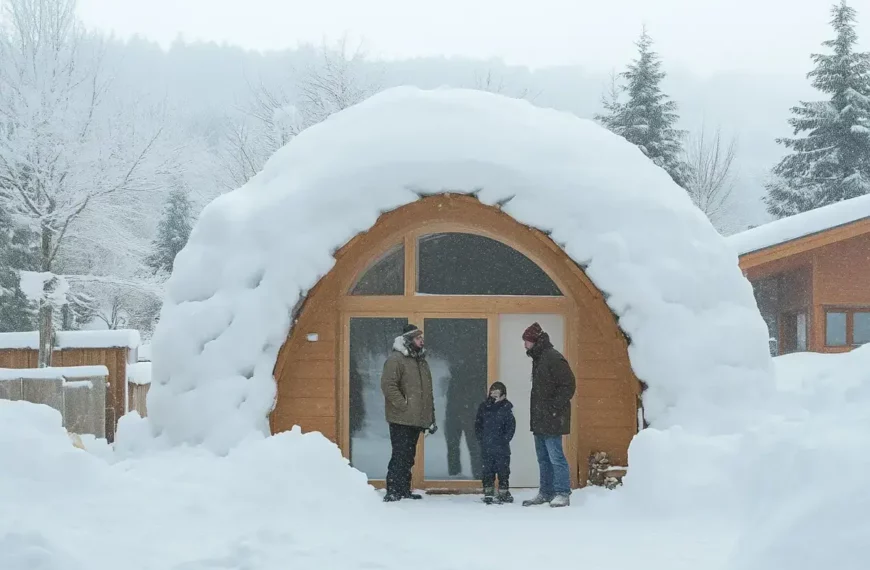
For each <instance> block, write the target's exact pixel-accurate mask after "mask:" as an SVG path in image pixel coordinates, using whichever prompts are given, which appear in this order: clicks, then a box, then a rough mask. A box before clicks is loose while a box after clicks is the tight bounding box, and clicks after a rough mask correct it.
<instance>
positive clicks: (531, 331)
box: [523, 323, 544, 343]
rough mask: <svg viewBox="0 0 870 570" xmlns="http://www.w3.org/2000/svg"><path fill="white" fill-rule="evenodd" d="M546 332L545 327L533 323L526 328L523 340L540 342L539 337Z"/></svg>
mask: <svg viewBox="0 0 870 570" xmlns="http://www.w3.org/2000/svg"><path fill="white" fill-rule="evenodd" d="M542 334H544V329H542V328H541V325H539V324H538V323H532V326H530V327H529V328H527V329H526V331H525V332H524V333H523V340H525V341H528V342H532V343H534V342H538V339H539V338H541V335H542Z"/></svg>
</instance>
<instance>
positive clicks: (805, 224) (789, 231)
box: [727, 194, 870, 255]
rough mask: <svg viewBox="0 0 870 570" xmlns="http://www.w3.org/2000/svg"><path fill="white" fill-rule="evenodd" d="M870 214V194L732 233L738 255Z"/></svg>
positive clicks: (729, 241)
mask: <svg viewBox="0 0 870 570" xmlns="http://www.w3.org/2000/svg"><path fill="white" fill-rule="evenodd" d="M868 217H870V194H868V195H867V196H859V197H857V198H852V199H850V200H843V201H842V202H837V203H836V204H831V205H829V206H824V207H822V208H818V209H816V210H810V211H809V212H803V213H802V214H796V215H794V216H789V217H788V218H782V219H781V220H776V221H773V222H770V223H767V224H764V225H761V226H758V227H756V228H752V229H751V230H746V231H745V232H740V233H738V234H734V235H732V236H729V237H728V238H727V239H728V243H729V244H730V245H731V247H733V248H734V250H735V251H736V252H737V254H738V255H743V254H744V253H750V252H753V251H758V250H760V249H765V248H768V247H773V246H775V245H779V244H781V243H785V242H788V241H791V240H795V239H798V238H802V237H804V236H808V235H812V234H815V233H818V232H822V231H825V230H829V229H831V228H836V227H837V226H842V225H845V224H850V223H852V222H856V221H858V220H862V219H864V218H868Z"/></svg>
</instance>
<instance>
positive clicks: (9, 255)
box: [0, 208, 35, 332]
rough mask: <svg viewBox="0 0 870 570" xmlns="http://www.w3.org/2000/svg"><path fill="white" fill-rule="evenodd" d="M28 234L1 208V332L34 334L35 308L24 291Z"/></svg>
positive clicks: (28, 249)
mask: <svg viewBox="0 0 870 570" xmlns="http://www.w3.org/2000/svg"><path fill="white" fill-rule="evenodd" d="M27 238H28V235H27V232H26V231H25V230H24V229H22V228H17V227H16V226H15V225H14V224H13V223H12V218H11V217H10V216H9V214H8V213H6V212H5V211H4V210H3V209H2V208H0V332H17V331H30V330H33V326H34V324H35V322H34V317H35V307H34V305H33V303H32V302H31V301H30V300H29V299H28V298H27V296H26V295H25V294H24V292H23V291H22V290H21V276H20V274H19V271H20V270H21V269H29V267H28V266H26V265H22V264H27V262H28V253H29V251H30V247H29V245H30V244H29V243H28V241H29V240H28V239H27Z"/></svg>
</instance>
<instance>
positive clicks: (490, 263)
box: [416, 233, 562, 297]
mask: <svg viewBox="0 0 870 570" xmlns="http://www.w3.org/2000/svg"><path fill="white" fill-rule="evenodd" d="M416 281H417V293H419V294H423V295H534V296H552V297H555V296H561V295H562V292H561V291H560V290H559V288H558V287H557V286H556V284H555V283H553V280H552V279H550V277H549V276H548V275H547V274H546V273H544V271H543V270H542V269H541V268H540V267H538V266H537V265H536V264H535V263H534V262H533V261H532V260H530V259H529V258H528V257H526V256H525V255H523V254H522V253H520V252H519V251H517V250H515V249H513V248H512V247H509V246H507V245H505V244H503V243H501V242H500V241H496V240H494V239H491V238H488V237H484V236H481V235H477V234H468V233H437V234H430V235H426V236H423V237H421V238H420V239H419V240H418V242H417V280H416Z"/></svg>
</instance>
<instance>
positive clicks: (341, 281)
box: [270, 195, 640, 485]
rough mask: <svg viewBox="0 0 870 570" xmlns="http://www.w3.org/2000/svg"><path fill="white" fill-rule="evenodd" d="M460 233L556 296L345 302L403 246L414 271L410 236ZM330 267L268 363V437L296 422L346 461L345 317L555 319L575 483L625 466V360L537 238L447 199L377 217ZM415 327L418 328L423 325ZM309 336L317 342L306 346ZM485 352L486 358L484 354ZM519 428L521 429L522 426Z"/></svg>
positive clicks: (571, 268)
mask: <svg viewBox="0 0 870 570" xmlns="http://www.w3.org/2000/svg"><path fill="white" fill-rule="evenodd" d="M450 230H465V231H469V232H471V233H479V234H481V235H486V236H488V237H492V238H494V239H498V240H499V241H502V242H504V243H506V244H507V245H509V246H511V247H513V248H514V249H517V250H518V251H521V252H522V253H524V254H525V255H526V256H527V257H529V258H530V259H531V260H532V261H534V262H536V263H537V264H538V265H539V266H540V267H541V268H542V269H544V271H545V272H547V273H548V274H549V275H550V277H551V278H552V279H553V280H554V282H555V283H556V284H557V285H558V286H559V288H560V289H561V290H562V292H563V294H564V297H560V298H531V297H520V298H514V299H506V298H504V297H492V298H487V297H458V296H457V297H452V296H445V297H435V296H416V297H415V296H413V295H409V294H408V289H409V287H410V286H411V284H409V283H406V295H405V296H404V297H402V296H396V297H390V298H384V297H356V296H355V297H350V296H347V295H346V292H347V291H348V290H349V289H350V288H351V287H352V286H353V284H354V283H355V282H356V279H357V278H358V277H359V276H360V275H361V273H362V272H363V271H364V270H365V269H367V268H368V266H369V265H370V263H371V262H372V261H374V260H375V259H377V258H378V256H380V255H382V254H383V252H384V251H386V250H388V249H389V248H390V247H391V246H394V245H395V244H397V243H400V242H401V240H402V239H405V254H406V262H405V265H406V269H405V271H406V275H408V274H411V270H409V269H408V267H409V266H410V267H415V264H416V255H415V248H416V239H415V236H417V235H421V234H423V233H435V232H438V231H450ZM335 258H336V262H335V266H334V267H333V269H332V270H331V271H330V272H329V273H328V274H327V275H326V276H325V277H324V278H322V279H321V280H320V281H319V282H318V283H317V285H316V286H315V287H314V288H313V289H312V290H311V291H310V292H309V294H308V296H307V299H306V300H305V302H304V305H303V307H302V310H301V312H300V313H299V314H298V320H297V322H296V323H295V325H294V327H293V331H292V333H291V334H290V336H289V338H288V339H287V341H286V342H285V344H284V345H283V347H282V348H281V351H280V353H279V355H278V359H277V362H276V364H275V369H274V376H275V379H276V381H277V398H276V404H275V408H274V410H273V412H272V414H271V418H270V421H271V428H272V431H273V433H275V432H280V431H284V430H288V429H290V428H292V427H293V426H294V425H299V426H300V427H301V428H302V429H303V431H319V432H321V433H322V434H323V435H325V436H326V437H328V438H329V439H331V440H332V441H334V442H336V443H337V444H338V445H339V446H340V447H341V449H342V451H343V452H344V453H345V455H346V456H347V454H348V451H349V449H350V446H349V430H348V428H347V427H346V426H347V425H348V406H349V403H348V402H349V400H348V395H347V390H348V381H349V380H348V374H347V370H346V368H347V362H346V355H345V350H346V348H345V347H344V344H345V340H344V339H346V337H347V334H348V330H347V322H348V317H349V315H351V314H353V315H354V316H378V315H384V314H396V315H411V316H414V315H423V314H425V315H433V314H439V313H443V314H457V313H472V312H473V313H477V314H486V315H489V316H490V317H491V316H492V315H497V314H498V313H536V312H541V313H544V312H546V313H561V314H563V315H564V317H565V356H566V357H567V358H568V360H569V362H570V363H571V366H572V368H573V370H574V371H575V374H576V376H577V391H576V396H575V399H574V409H575V412H574V414H573V426H572V433H571V436H569V438H568V448H567V450H566V451H567V453H568V454H569V455H570V457H569V460H570V462H571V464H572V468H573V469H572V471H573V473H572V479H573V481H574V483H575V484H579V485H582V484H585V481H586V471H587V468H588V465H587V458H588V456H589V454H590V453H592V452H597V451H604V452H607V453H608V454H609V455H610V457H611V459H612V461H613V462H614V464H616V465H627V463H628V446H629V443H630V442H631V439H632V438H633V437H634V435H635V434H636V433H637V429H638V402H639V395H640V383H639V382H638V380H637V378H636V377H635V375H634V373H633V371H632V369H631V366H630V363H629V359H628V349H627V342H626V339H625V336H624V335H623V334H622V332H621V331H620V329H619V327H618V324H617V322H616V319H615V317H614V315H613V314H612V312H611V311H610V310H609V308H608V307H607V305H606V303H605V301H604V298H603V296H602V294H601V292H600V291H598V289H597V288H595V286H594V285H593V284H592V282H591V281H590V280H589V279H588V278H587V277H586V275H585V274H584V273H583V271H582V270H581V269H580V268H579V267H578V266H577V265H576V263H574V262H573V261H572V260H571V259H570V258H569V257H568V256H567V255H566V254H565V253H564V251H563V250H562V249H561V248H559V247H558V246H557V245H556V244H555V243H554V242H553V241H552V240H551V239H550V238H549V237H547V236H546V235H544V234H543V233H541V232H539V231H537V230H532V229H530V228H528V227H526V226H523V225H521V224H519V223H517V222H516V221H515V220H513V218H511V217H509V216H508V215H506V214H504V213H503V212H501V211H500V210H498V209H497V208H494V207H489V206H485V205H483V204H481V203H480V202H479V201H477V200H476V199H474V198H469V197H462V196H455V195H447V196H444V195H442V196H435V197H430V198H425V199H422V200H419V201H417V202H415V203H413V204H410V205H407V206H404V207H402V208H400V209H398V210H395V211H392V212H389V213H386V214H384V215H382V216H381V217H380V218H379V220H378V222H377V223H376V224H375V226H374V227H373V228H372V229H371V230H369V231H368V232H365V233H363V234H360V235H358V236H357V237H356V238H354V239H353V240H351V242H349V243H348V244H347V245H346V246H344V247H343V248H341V249H340V250H339V251H338V252H337V253H336V254H335ZM421 324H422V323H421ZM311 334H316V335H317V341H316V342H311V341H309V335H311ZM490 352H493V351H490ZM497 362H498V360H497V355H493V354H490V363H491V366H495V365H497ZM520 429H523V426H521V427H520Z"/></svg>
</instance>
